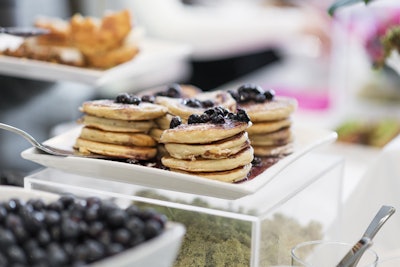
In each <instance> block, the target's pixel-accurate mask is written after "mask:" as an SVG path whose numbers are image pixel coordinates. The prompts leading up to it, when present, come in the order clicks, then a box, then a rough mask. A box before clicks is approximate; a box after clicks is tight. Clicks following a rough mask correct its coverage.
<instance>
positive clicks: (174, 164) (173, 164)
mask: <svg viewBox="0 0 400 267" xmlns="http://www.w3.org/2000/svg"><path fill="white" fill-rule="evenodd" d="M253 152H254V151H253V148H252V147H251V146H249V147H248V148H246V149H244V150H242V151H241V152H239V153H237V154H235V155H232V156H230V157H228V158H224V159H196V160H183V159H176V158H173V157H170V156H165V157H162V158H161V162H162V164H163V165H164V166H167V167H169V168H171V169H178V170H183V171H189V172H214V171H226V170H232V169H235V168H238V167H240V166H244V165H247V164H250V163H251V162H252V161H253V158H254V156H253Z"/></svg>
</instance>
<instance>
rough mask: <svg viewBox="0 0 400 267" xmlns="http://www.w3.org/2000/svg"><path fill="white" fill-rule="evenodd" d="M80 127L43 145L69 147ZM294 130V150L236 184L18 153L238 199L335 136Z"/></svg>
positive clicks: (86, 171) (73, 169)
mask: <svg viewBox="0 0 400 267" xmlns="http://www.w3.org/2000/svg"><path fill="white" fill-rule="evenodd" d="M80 129H81V127H76V128H74V129H72V130H70V131H68V132H66V133H64V134H61V135H59V136H56V137H54V138H52V139H49V140H48V141H46V144H48V145H50V146H53V147H57V148H61V149H64V150H72V147H73V144H74V143H75V140H76V138H77V137H78V136H79V134H80ZM293 131H294V138H295V141H294V153H292V154H290V155H288V156H286V157H284V158H282V159H281V160H279V161H278V162H277V163H275V164H274V165H272V166H271V167H269V168H268V169H266V170H265V171H264V172H262V173H261V174H259V175H258V176H256V177H254V178H253V179H251V180H249V181H245V182H242V183H237V184H232V183H225V182H220V181H215V180H209V179H206V178H202V177H198V176H194V175H187V174H181V173H176V172H171V171H167V170H162V169H157V168H151V167H146V166H140V165H134V164H129V163H125V162H117V161H111V160H104V159H91V158H80V157H58V156H52V155H47V154H43V153H41V152H39V151H37V150H36V149H35V148H29V149H27V150H25V151H23V152H22V153H21V155H22V157H23V158H25V159H27V160H31V161H33V162H36V163H38V164H41V165H43V166H46V167H50V168H55V169H59V170H62V171H66V172H69V173H75V174H80V175H84V176H89V177H93V178H98V179H105V180H110V181H116V182H123V183H129V184H135V185H141V186H147V187H151V188H158V189H166V190H172V191H179V192H185V193H191V194H197V195H204V196H211V197H217V198H224V199H237V198H241V197H244V196H247V195H250V194H253V193H255V192H257V191H258V190H260V189H261V188H262V187H264V186H265V185H267V184H268V182H269V181H271V180H272V179H273V178H274V177H276V176H277V175H278V174H279V173H280V172H281V171H282V170H283V169H284V168H287V167H289V165H290V164H291V163H292V162H294V161H295V160H297V159H299V158H300V157H301V156H303V155H304V154H306V153H308V152H310V151H311V150H313V149H316V148H318V147H320V146H322V145H324V144H328V143H331V142H334V141H335V140H336V138H337V134H336V132H332V131H330V130H324V129H313V128H310V127H301V126H300V125H295V124H294V125H293Z"/></svg>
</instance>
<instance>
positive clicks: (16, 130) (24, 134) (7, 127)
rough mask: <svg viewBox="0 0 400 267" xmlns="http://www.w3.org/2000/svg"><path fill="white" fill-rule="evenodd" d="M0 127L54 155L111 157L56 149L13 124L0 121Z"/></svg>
mask: <svg viewBox="0 0 400 267" xmlns="http://www.w3.org/2000/svg"><path fill="white" fill-rule="evenodd" d="M0 129H3V130H7V131H10V132H12V133H15V134H18V135H20V136H22V137H23V138H25V139H26V140H27V141H28V142H29V143H31V144H32V145H33V146H34V147H35V148H36V149H39V150H40V151H42V152H44V153H46V154H50V155H54V156H59V157H67V156H75V157H84V158H97V159H112V157H107V156H103V155H98V154H88V155H87V154H78V153H76V152H74V151H69V150H63V149H58V148H55V147H51V146H48V145H45V144H42V143H40V142H38V141H37V140H36V139H35V138H33V137H32V136H31V135H30V134H28V133H27V132H25V131H24V130H21V129H19V128H16V127H14V126H11V125H8V124H5V123H0Z"/></svg>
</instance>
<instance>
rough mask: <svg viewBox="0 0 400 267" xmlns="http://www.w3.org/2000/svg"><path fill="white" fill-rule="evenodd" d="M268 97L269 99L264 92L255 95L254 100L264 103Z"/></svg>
mask: <svg viewBox="0 0 400 267" xmlns="http://www.w3.org/2000/svg"><path fill="white" fill-rule="evenodd" d="M266 99H267V97H266V96H265V95H264V94H262V95H256V96H255V97H254V101H256V102H257V103H264V102H265V100H266Z"/></svg>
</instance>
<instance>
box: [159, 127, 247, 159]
mask: <svg viewBox="0 0 400 267" xmlns="http://www.w3.org/2000/svg"><path fill="white" fill-rule="evenodd" d="M249 145H250V142H249V140H248V136H247V133H246V132H242V133H240V134H238V135H235V136H233V137H230V138H227V139H223V140H220V141H217V142H213V143H208V144H201V145H199V144H176V143H168V144H165V149H166V150H167V151H168V153H169V154H170V155H171V157H174V158H177V159H190V160H194V159H199V158H203V159H220V158H227V157H230V156H232V155H235V154H237V153H239V152H240V151H241V150H243V149H244V148H246V147H248V146H249Z"/></svg>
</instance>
